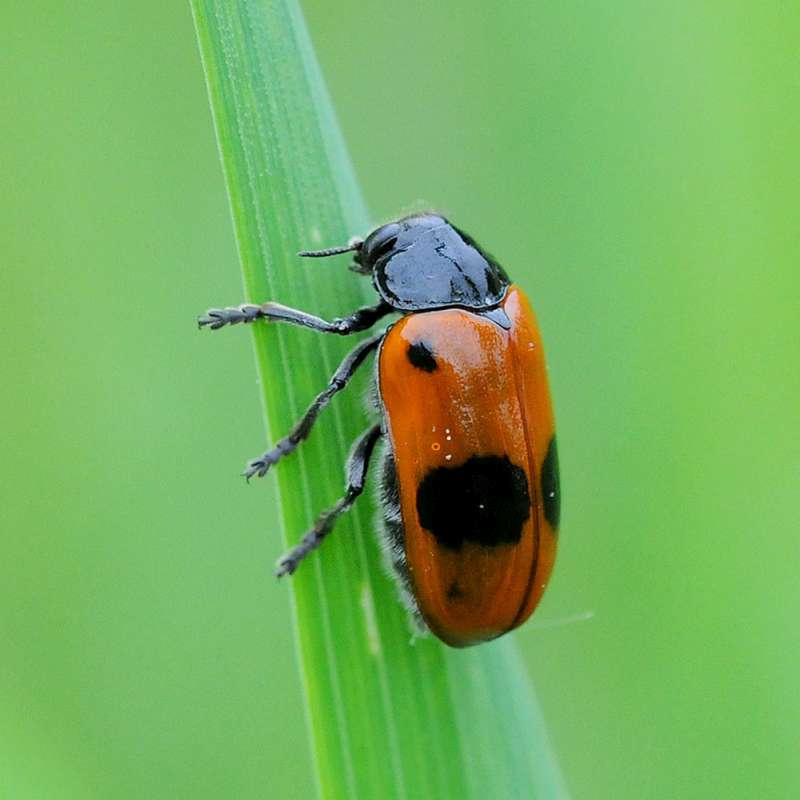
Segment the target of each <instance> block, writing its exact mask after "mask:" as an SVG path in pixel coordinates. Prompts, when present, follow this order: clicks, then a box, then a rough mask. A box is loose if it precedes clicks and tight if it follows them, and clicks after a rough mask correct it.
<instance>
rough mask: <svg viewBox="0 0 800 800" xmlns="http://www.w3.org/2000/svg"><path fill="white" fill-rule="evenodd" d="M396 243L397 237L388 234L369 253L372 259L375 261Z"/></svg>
mask: <svg viewBox="0 0 800 800" xmlns="http://www.w3.org/2000/svg"><path fill="white" fill-rule="evenodd" d="M396 244H397V237H396V236H390V237H389V238H388V239H386V240H385V241H383V242H381V243H380V244H379V245H378V246H377V247H376V248H375V249H374V250H373V251H372V252H371V253H370V257H371V258H372V260H373V261H377V260H378V259H379V258H380V257H381V256H385V255H386V254H387V253H388V252H389V251H390V250H391V249H392V248H393V247H394V246H395V245H396Z"/></svg>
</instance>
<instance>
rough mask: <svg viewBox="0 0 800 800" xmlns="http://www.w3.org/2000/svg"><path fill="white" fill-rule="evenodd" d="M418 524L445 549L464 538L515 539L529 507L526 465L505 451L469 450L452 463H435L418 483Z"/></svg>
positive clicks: (483, 541) (488, 543)
mask: <svg viewBox="0 0 800 800" xmlns="http://www.w3.org/2000/svg"><path fill="white" fill-rule="evenodd" d="M417 513H418V514H419V521H420V524H421V525H422V527H423V528H425V529H426V530H428V531H430V532H431V533H432V534H433V535H434V536H435V537H436V541H437V542H438V543H439V544H440V545H442V547H446V548H448V549H450V550H460V549H461V547H462V546H463V545H464V543H465V542H471V543H473V544H479V545H483V546H484V547H496V546H498V545H504V544H514V543H515V542H518V541H519V540H520V538H521V537H522V526H523V524H524V522H525V520H527V519H528V517H529V516H530V513H531V498H530V494H529V492H528V479H527V477H526V476H525V471H524V470H523V469H522V468H520V467H518V466H517V465H516V464H512V463H511V460H510V459H509V458H508V456H502V457H501V456H472V458H470V459H469V460H467V461H466V462H465V463H464V464H461V465H460V466H457V467H436V468H435V469H432V470H431V471H430V472H428V474H427V475H426V476H425V477H424V478H423V479H422V481H421V483H420V485H419V488H418V489H417Z"/></svg>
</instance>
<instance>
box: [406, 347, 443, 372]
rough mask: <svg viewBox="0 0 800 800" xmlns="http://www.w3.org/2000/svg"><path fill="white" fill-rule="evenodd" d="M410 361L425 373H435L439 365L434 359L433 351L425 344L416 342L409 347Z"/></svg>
mask: <svg viewBox="0 0 800 800" xmlns="http://www.w3.org/2000/svg"><path fill="white" fill-rule="evenodd" d="M407 355H408V360H409V361H410V362H411V363H412V364H413V365H414V366H415V367H416V368H417V369H421V370H424V371H425V372H433V371H434V370H435V369H436V367H437V366H438V364H437V363H436V359H435V358H434V357H433V350H431V348H430V346H429V345H428V344H426V343H425V342H414V344H410V345H409V346H408V353H407Z"/></svg>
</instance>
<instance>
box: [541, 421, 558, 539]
mask: <svg viewBox="0 0 800 800" xmlns="http://www.w3.org/2000/svg"><path fill="white" fill-rule="evenodd" d="M541 486H542V502H543V503H544V518H545V519H546V520H547V521H548V522H549V523H550V527H551V528H552V529H553V530H554V531H555V530H558V523H559V520H560V519H561V487H560V486H559V480H558V448H557V447H556V437H555V436H554V437H553V438H552V439H551V440H550V444H549V445H548V447H547V455H546V456H545V457H544V461H543V462H542V479H541Z"/></svg>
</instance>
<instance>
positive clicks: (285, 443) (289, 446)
mask: <svg viewBox="0 0 800 800" xmlns="http://www.w3.org/2000/svg"><path fill="white" fill-rule="evenodd" d="M383 336H384V334H383V333H379V334H378V335H377V336H373V337H371V338H369V339H365V340H364V341H363V342H359V344H357V345H356V346H355V347H354V348H353V349H352V350H351V351H350V352H349V353H348V354H347V355H346V356H345V357H344V360H343V361H342V363H341V364H339V368H338V369H337V370H336V372H335V373H334V374H333V377H332V378H331V380H330V383H329V384H328V386H327V387H326V388H325V389H324V390H323V391H321V392H320V393H319V394H318V395H317V396H316V397H315V398H314V402H313V403H311V405H310V406H309V407H308V409H307V410H306V413H305V414H303V416H302V417H301V418H300V419H299V421H298V422H297V423H296V424H295V426H294V427H293V428H292V430H291V431H290V432H289V434H288V435H287V436H284V438H283V439H281V440H280V441H279V442H278V443H277V444H276V445H275V446H274V447H273V448H272V449H271V450H267V452H266V453H264V454H263V455H261V456H259V457H258V458H254V459H252V460H251V461H248V463H247V467H246V469H245V471H244V472H243V473H242V474H243V475H244V476H245V478H247V479H248V480H250V478H252V477H253V475H258V477H259V478H263V477H264V475H266V474H267V472H268V470H269V468H270V467H271V466H272V465H273V464H275V463H276V462H277V461H278V460H279V459H281V458H283V456H285V455H288V454H289V453H291V452H292V451H293V450H294V449H295V448H296V447H297V445H299V444H300V442H302V441H303V439H305V438H306V437H307V436H308V434H309V433H310V431H311V428H312V426H313V425H314V422H315V421H316V419H317V417H318V416H319V413H320V412H321V411H322V409H323V408H325V406H327V405H328V403H330V401H331V398H332V397H333V396H334V395H335V394H336V393H337V392H340V391H341V390H342V389H344V388H345V386H347V384H348V382H349V381H350V378H352V377H353V375H354V374H355V372H356V370H357V369H358V368H359V367H360V366H361V364H362V363H363V361H364V359H365V358H366V357H367V356H368V355H369V354H370V353H371V352H372V351H373V350H374V349H375V348H376V347H377V346H378V345H379V344H380V342H381V340H382V339H383Z"/></svg>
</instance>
